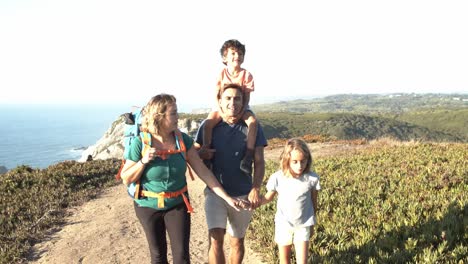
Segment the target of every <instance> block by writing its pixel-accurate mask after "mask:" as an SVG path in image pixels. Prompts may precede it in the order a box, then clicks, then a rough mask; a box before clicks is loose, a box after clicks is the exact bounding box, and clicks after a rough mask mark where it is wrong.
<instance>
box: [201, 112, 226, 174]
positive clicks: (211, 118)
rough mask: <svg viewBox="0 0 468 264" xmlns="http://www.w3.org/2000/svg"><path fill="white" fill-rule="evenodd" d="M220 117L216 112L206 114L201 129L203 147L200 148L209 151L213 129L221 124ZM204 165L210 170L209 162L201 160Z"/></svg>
mask: <svg viewBox="0 0 468 264" xmlns="http://www.w3.org/2000/svg"><path fill="white" fill-rule="evenodd" d="M221 120H222V119H221V116H220V115H219V113H218V112H217V111H212V112H210V113H209V114H208V117H207V119H206V121H205V126H204V128H203V145H202V148H206V149H210V148H211V140H212V138H213V128H214V127H215V126H216V124H218V123H219V122H221ZM203 162H204V163H205V165H206V166H207V167H208V168H211V161H210V160H203Z"/></svg>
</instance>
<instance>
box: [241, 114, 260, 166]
mask: <svg viewBox="0 0 468 264" xmlns="http://www.w3.org/2000/svg"><path fill="white" fill-rule="evenodd" d="M242 119H244V121H245V123H246V124H247V127H248V132H247V150H246V151H245V156H244V158H243V159H242V161H241V164H240V168H241V170H242V171H243V172H245V173H247V174H251V173H252V162H253V157H254V152H255V139H256V138H257V129H258V127H257V118H256V117H255V116H254V114H253V113H252V112H251V111H249V110H247V111H245V112H244V115H243V116H242Z"/></svg>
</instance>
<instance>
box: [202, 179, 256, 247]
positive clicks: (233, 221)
mask: <svg viewBox="0 0 468 264" xmlns="http://www.w3.org/2000/svg"><path fill="white" fill-rule="evenodd" d="M204 193H205V217H206V223H207V225H208V230H210V229H213V228H222V229H226V231H227V232H228V234H230V235H231V236H232V237H236V238H243V237H244V236H245V232H246V231H247V228H248V227H249V224H250V219H251V218H252V213H253V211H249V210H242V209H241V210H240V211H236V209H234V208H232V207H231V206H230V205H229V204H228V203H227V202H226V201H224V200H223V199H222V198H221V197H219V196H218V195H216V194H215V193H214V192H213V191H211V190H210V189H208V188H205V191H204ZM237 198H241V199H246V198H247V195H243V196H239V197H237ZM226 227H227V228H226Z"/></svg>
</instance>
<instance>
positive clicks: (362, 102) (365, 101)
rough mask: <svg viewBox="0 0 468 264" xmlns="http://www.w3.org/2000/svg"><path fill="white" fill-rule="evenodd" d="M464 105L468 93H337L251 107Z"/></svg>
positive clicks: (378, 109) (397, 109) (318, 109)
mask: <svg viewBox="0 0 468 264" xmlns="http://www.w3.org/2000/svg"><path fill="white" fill-rule="evenodd" d="M467 107H468V94H413V93H411V94H401V93H399V94H341V95H332V96H326V97H323V98H315V99H308V100H305V99H299V100H292V101H280V102H277V103H271V104H260V105H254V106H252V109H253V110H254V111H255V112H298V113H306V112H311V113H324V112H326V113H351V112H352V113H361V114H383V113H387V114H388V113H393V114H401V113H405V112H408V111H416V110H419V111H421V110H430V109H441V108H444V109H445V108H448V109H458V108H465V109H466V108H467Z"/></svg>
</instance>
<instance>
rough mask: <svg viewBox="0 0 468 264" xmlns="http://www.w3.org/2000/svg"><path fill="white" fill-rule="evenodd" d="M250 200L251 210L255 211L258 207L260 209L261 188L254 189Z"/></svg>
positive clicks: (251, 191)
mask: <svg viewBox="0 0 468 264" xmlns="http://www.w3.org/2000/svg"><path fill="white" fill-rule="evenodd" d="M248 199H249V202H250V209H249V210H254V209H256V208H257V207H259V206H260V202H261V197H260V188H258V187H253V188H252V190H250V193H249V196H248Z"/></svg>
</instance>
